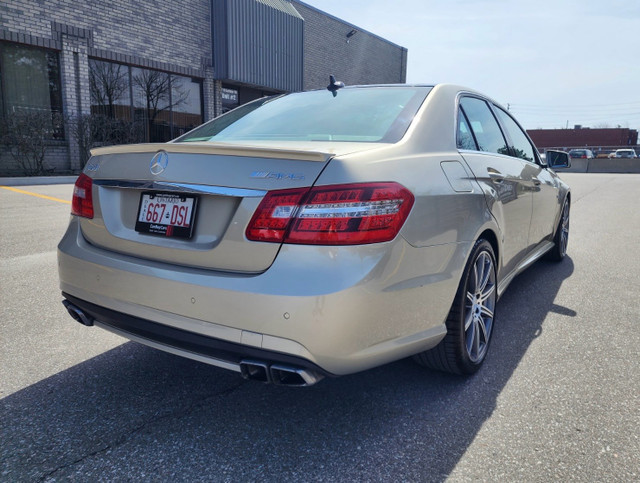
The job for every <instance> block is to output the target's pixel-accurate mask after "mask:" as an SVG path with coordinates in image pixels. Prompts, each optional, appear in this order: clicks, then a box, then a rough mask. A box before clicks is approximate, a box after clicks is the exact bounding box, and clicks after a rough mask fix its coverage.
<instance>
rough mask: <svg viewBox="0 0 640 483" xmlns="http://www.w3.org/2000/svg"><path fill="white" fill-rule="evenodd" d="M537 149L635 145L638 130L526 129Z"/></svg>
mask: <svg viewBox="0 0 640 483" xmlns="http://www.w3.org/2000/svg"><path fill="white" fill-rule="evenodd" d="M527 132H528V133H529V136H531V139H532V140H533V142H534V143H535V144H536V146H537V147H538V149H540V150H543V149H546V148H562V149H570V148H584V147H588V148H590V149H593V148H595V149H599V148H608V147H610V148H615V147H623V146H636V145H637V144H638V131H637V130H636V129H629V128H606V129H591V128H588V127H581V126H576V127H575V128H573V129H530V130H528V131H527Z"/></svg>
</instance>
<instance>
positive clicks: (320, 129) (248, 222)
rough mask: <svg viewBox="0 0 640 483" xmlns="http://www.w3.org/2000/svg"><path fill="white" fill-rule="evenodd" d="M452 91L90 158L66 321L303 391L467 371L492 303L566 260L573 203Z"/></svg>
mask: <svg viewBox="0 0 640 483" xmlns="http://www.w3.org/2000/svg"><path fill="white" fill-rule="evenodd" d="M568 164H569V158H568V155H567V154H566V153H562V152H553V151H549V152H547V156H546V160H542V159H541V158H540V156H539V154H538V151H537V149H536V148H535V146H534V145H533V143H532V142H531V140H530V139H529V137H528V136H527V134H526V132H525V131H524V130H523V129H522V128H521V127H520V125H519V124H518V123H517V122H516V121H515V120H514V118H513V117H512V116H511V114H510V113H509V112H507V111H506V110H505V109H504V108H502V107H501V106H500V105H498V104H497V103H496V102H494V101H492V100H491V99H489V98H487V97H485V96H483V95H481V94H479V93H477V92H474V91H472V90H469V89H466V88H462V87H458V86H453V85H435V86H422V85H390V86H363V87H343V85H342V83H336V82H333V81H332V83H331V84H330V85H329V87H328V89H327V90H317V91H310V92H301V93H293V94H286V95H281V96H276V97H268V98H262V99H259V100H256V101H253V102H251V103H249V104H245V105H243V106H241V107H239V108H237V109H235V110H233V111H230V112H228V113H226V114H224V115H222V116H220V117H218V118H216V119H214V120H212V121H210V122H208V123H206V124H204V125H202V126H200V127H198V128H196V129H194V130H193V131H191V132H189V133H187V134H185V135H184V136H182V137H180V138H178V139H176V140H174V141H172V142H169V143H165V144H143V145H128V146H116V147H106V148H100V149H96V150H94V151H93V152H92V157H91V159H90V160H89V162H88V163H87V166H86V167H85V169H84V172H83V173H82V174H81V175H80V177H79V178H78V180H77V182H76V184H75V187H74V193H73V202H72V210H71V214H72V216H71V221H70V223H69V227H68V229H67V232H66V234H65V235H64V237H63V238H62V240H61V242H60V244H59V247H58V261H59V274H60V287H61V289H62V293H63V296H64V298H65V300H64V302H63V303H64V305H65V306H66V308H67V310H68V312H69V314H70V315H71V316H72V317H73V318H74V319H75V320H77V321H79V322H81V323H82V324H84V325H86V326H98V327H102V328H104V329H107V330H110V331H112V332H115V333H116V334H120V335H122V336H124V337H127V338H129V339H131V340H134V341H137V342H140V343H143V344H147V345H149V346H151V347H155V348H158V349H162V350H165V351H168V352H171V353H174V354H178V355H181V356H184V357H188V358H191V359H195V360H198V361H202V362H205V363H209V364H213V365H215V366H219V367H223V368H226V369H230V370H233V371H237V372H239V373H241V374H242V376H243V377H245V378H247V379H253V380H258V381H262V382H272V383H275V384H281V385H290V386H307V385H311V384H314V383H316V382H317V381H319V380H320V379H322V378H323V377H325V376H339V375H344V374H350V373H354V372H358V371H362V370H365V369H369V368H372V367H375V366H379V365H381V364H385V363H388V362H391V361H394V360H398V359H401V358H405V357H408V356H413V357H414V359H415V360H416V361H417V362H418V363H420V364H422V365H425V366H428V367H430V368H434V369H438V370H443V371H447V372H451V373H456V374H472V373H474V372H475V371H477V370H478V369H479V367H480V366H481V364H482V362H483V361H484V360H485V358H486V355H487V351H488V348H489V345H490V340H491V335H492V332H493V329H494V314H495V310H496V304H497V301H498V298H499V297H500V295H501V294H502V293H503V292H504V291H505V290H506V288H507V286H508V285H509V283H510V282H511V280H513V278H514V277H515V276H516V275H517V274H518V273H520V272H521V271H522V270H524V269H525V268H526V267H528V266H529V265H531V264H532V263H533V262H535V261H536V260H537V259H539V258H540V257H542V256H543V255H546V256H547V257H548V258H551V259H553V260H557V261H560V260H562V259H563V258H564V256H565V254H566V250H567V241H568V236H569V207H570V201H571V194H570V191H569V188H568V186H567V185H566V184H565V183H563V182H562V181H561V180H560V179H559V178H558V176H557V174H556V173H555V172H554V171H553V169H552V168H558V167H566V166H568Z"/></svg>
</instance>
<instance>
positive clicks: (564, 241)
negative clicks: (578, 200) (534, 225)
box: [546, 198, 570, 262]
mask: <svg viewBox="0 0 640 483" xmlns="http://www.w3.org/2000/svg"><path fill="white" fill-rule="evenodd" d="M569 208H570V207H569V199H568V198H567V199H566V200H564V203H563V205H562V213H561V214H560V220H559V221H558V227H557V228H556V234H555V235H554V236H553V248H552V249H551V250H549V251H548V252H547V255H546V258H547V260H552V261H554V262H561V261H562V260H563V259H564V257H565V256H566V254H567V245H568V243H569Z"/></svg>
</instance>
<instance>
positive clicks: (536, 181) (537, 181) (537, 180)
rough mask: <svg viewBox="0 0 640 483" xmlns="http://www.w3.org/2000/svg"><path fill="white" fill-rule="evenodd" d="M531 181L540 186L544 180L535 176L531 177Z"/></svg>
mask: <svg viewBox="0 0 640 483" xmlns="http://www.w3.org/2000/svg"><path fill="white" fill-rule="evenodd" d="M531 181H533V184H534V185H536V186H540V184H541V183H542V181H540V180H539V179H538V178H536V177H535V176H534V177H533V178H531Z"/></svg>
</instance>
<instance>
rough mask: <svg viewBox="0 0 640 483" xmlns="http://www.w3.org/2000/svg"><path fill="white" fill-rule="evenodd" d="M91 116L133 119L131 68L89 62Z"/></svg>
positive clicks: (109, 63) (111, 63) (107, 63)
mask: <svg viewBox="0 0 640 483" xmlns="http://www.w3.org/2000/svg"><path fill="white" fill-rule="evenodd" d="M89 88H90V90H91V114H100V115H103V116H109V117H111V118H116V119H126V120H130V119H131V91H130V89H129V67H127V66H126V65H122V64H114V63H113V62H102V61H100V60H93V59H90V60H89Z"/></svg>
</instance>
